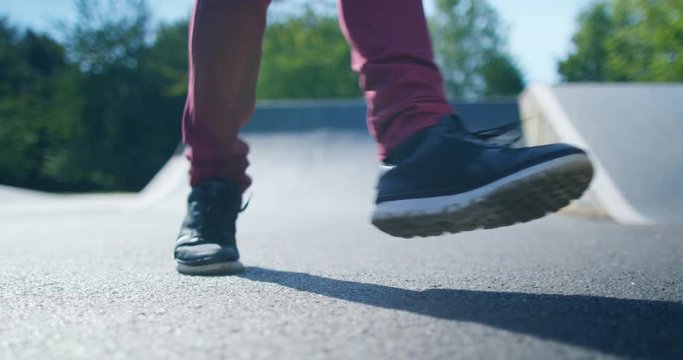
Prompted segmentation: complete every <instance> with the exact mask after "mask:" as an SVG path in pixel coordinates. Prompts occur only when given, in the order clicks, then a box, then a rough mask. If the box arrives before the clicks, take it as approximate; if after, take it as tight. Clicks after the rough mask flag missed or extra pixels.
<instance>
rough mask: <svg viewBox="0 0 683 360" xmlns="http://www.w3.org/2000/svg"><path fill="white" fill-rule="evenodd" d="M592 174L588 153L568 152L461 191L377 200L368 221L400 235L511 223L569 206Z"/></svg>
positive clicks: (463, 229)
mask: <svg viewBox="0 0 683 360" xmlns="http://www.w3.org/2000/svg"><path fill="white" fill-rule="evenodd" d="M592 178H593V167H592V165H591V162H590V160H589V159H588V156H586V155H584V154H575V155H568V156H565V157H562V158H559V159H555V160H551V161H548V162H545V163H542V164H538V165H536V166H533V167H530V168H527V169H524V170H522V171H519V172H517V173H515V174H512V175H508V176H506V177H504V178H502V179H499V180H497V181H495V182H493V183H490V184H488V185H485V186H482V187H480V188H477V189H474V190H470V191H467V192H464V193H460V194H455V195H448V196H439V197H432V198H423V199H407V200H396V201H387V202H383V203H380V204H378V205H377V207H376V208H375V211H374V213H373V215H372V223H373V224H374V225H375V226H377V227H378V228H379V229H380V230H382V231H384V232H386V233H388V234H390V235H393V236H397V237H403V238H411V237H415V236H421V237H426V236H438V235H441V234H443V233H458V232H462V231H470V230H476V229H480V228H485V229H492V228H497V227H502V226H509V225H514V224H517V223H523V222H528V221H531V220H534V219H538V218H541V217H543V216H545V215H546V214H548V213H552V212H556V211H558V210H560V209H562V208H563V207H565V206H567V205H568V204H569V202H570V201H571V200H574V199H577V198H579V197H580V196H581V194H583V192H584V191H585V190H586V189H587V188H588V185H590V182H591V179H592Z"/></svg>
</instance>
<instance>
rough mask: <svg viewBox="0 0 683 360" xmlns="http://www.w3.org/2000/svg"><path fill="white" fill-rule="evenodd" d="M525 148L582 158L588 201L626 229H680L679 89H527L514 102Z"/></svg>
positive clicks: (682, 110)
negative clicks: (549, 146)
mask: <svg viewBox="0 0 683 360" xmlns="http://www.w3.org/2000/svg"><path fill="white" fill-rule="evenodd" d="M520 111H521V115H522V126H523V128H524V132H525V136H526V141H527V143H529V144H531V145H535V144H545V143H550V142H556V141H560V142H566V143H571V144H575V145H578V146H580V147H582V148H584V149H586V150H587V151H588V152H589V155H590V156H591V158H592V159H593V161H594V164H595V165H596V178H595V181H594V183H593V185H592V186H591V189H590V191H589V194H588V197H587V199H589V200H590V199H593V200H594V201H593V202H592V205H593V206H595V207H597V208H598V210H599V211H604V212H605V213H606V214H607V215H609V216H610V217H611V218H612V219H614V220H615V221H618V222H621V223H627V224H680V223H683V140H682V139H681V135H682V134H683V84H667V85H655V84H571V85H559V86H554V87H547V86H540V85H536V86H531V87H529V88H528V89H527V90H526V91H525V92H524V93H523V94H522V96H521V98H520Z"/></svg>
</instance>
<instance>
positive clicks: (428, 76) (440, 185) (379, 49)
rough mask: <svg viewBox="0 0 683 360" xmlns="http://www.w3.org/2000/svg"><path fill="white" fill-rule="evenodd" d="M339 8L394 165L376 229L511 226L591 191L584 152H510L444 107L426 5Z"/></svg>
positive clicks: (346, 2)
mask: <svg viewBox="0 0 683 360" xmlns="http://www.w3.org/2000/svg"><path fill="white" fill-rule="evenodd" d="M339 8H340V13H341V16H340V18H341V21H340V22H341V26H342V31H343V32H344V34H345V36H346V38H347V40H348V42H349V43H350V45H351V48H352V66H353V68H354V70H356V71H357V72H359V73H360V75H361V87H362V88H363V90H364V92H365V98H366V100H367V104H368V122H369V127H370V131H371V132H372V133H373V135H374V136H375V138H376V140H377V142H378V144H379V151H380V157H381V158H382V160H383V162H384V163H385V164H387V165H390V167H389V168H388V169H387V170H386V171H384V172H382V174H381V175H380V178H379V182H378V185H377V190H378V191H377V199H376V208H375V211H374V213H373V219H372V222H373V224H374V225H376V226H377V227H378V228H379V229H381V230H382V231H385V232H387V233H389V234H391V235H394V236H400V237H413V236H432V235H440V234H442V233H445V232H450V233H456V232H460V231H467V230H474V229H478V228H495V227H500V226H507V225H513V224H515V223H518V222H526V221H529V220H532V219H536V218H539V217H542V216H544V215H545V214H547V213H550V212H554V211H557V210H559V209H560V208H562V207H564V206H565V205H566V204H568V203H569V201H571V200H572V199H575V198H578V197H579V196H580V195H581V194H582V193H583V192H584V190H585V189H586V188H587V187H588V184H589V183H590V181H591V178H592V175H593V169H592V166H591V163H590V160H589V159H588V157H587V155H586V153H585V152H583V151H582V150H580V149H577V148H575V147H573V146H569V145H564V144H554V145H548V146H538V147H530V148H522V149H513V148H511V147H507V146H497V145H493V144H491V143H487V142H486V141H484V140H483V139H482V138H481V137H480V136H477V135H474V134H470V133H468V132H467V130H466V129H465V128H464V126H463V124H462V122H461V121H460V120H459V119H458V118H457V116H455V115H454V114H453V110H452V109H451V108H450V107H449V106H448V103H447V102H446V99H445V95H444V91H443V81H442V78H441V75H440V73H439V70H438V69H437V67H436V66H435V65H434V62H433V59H432V49H431V44H430V39H429V34H428V30H427V24H426V21H425V17H424V13H423V10H422V2H421V0H364V1H360V0H339Z"/></svg>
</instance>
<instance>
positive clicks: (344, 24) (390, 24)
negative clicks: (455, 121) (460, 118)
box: [338, 0, 453, 158]
mask: <svg viewBox="0 0 683 360" xmlns="http://www.w3.org/2000/svg"><path fill="white" fill-rule="evenodd" d="M338 4H339V19H340V25H341V28H342V32H343V33H344V36H345V37H346V39H347V41H348V42H349V44H350V45H351V58H352V64H351V65H352V68H353V70H354V71H356V72H358V73H359V74H360V84H361V88H362V90H363V91H364V95H365V99H366V102H367V106H368V127H369V129H370V132H371V133H372V135H373V136H374V137H375V139H376V140H377V143H378V146H379V155H380V157H381V158H384V157H385V156H386V154H387V153H388V152H389V151H390V150H392V149H393V148H395V147H396V146H397V145H398V144H400V143H402V142H403V141H404V140H406V139H407V138H408V137H410V136H411V135H412V134H414V133H416V132H418V131H419V130H422V129H424V128H426V127H429V126H431V125H434V124H436V123H437V122H438V121H439V119H440V118H442V117H443V116H444V115H448V114H452V113H453V109H452V108H451V107H450V106H449V104H448V102H447V101H446V96H445V94H444V87H443V80H442V77H441V73H440V72H439V69H438V68H437V66H436V65H435V64H434V59H433V54H432V45H431V40H430V37H429V32H428V29H427V21H426V19H425V16H424V12H423V7H422V1H421V0H367V1H358V0H339V3H338Z"/></svg>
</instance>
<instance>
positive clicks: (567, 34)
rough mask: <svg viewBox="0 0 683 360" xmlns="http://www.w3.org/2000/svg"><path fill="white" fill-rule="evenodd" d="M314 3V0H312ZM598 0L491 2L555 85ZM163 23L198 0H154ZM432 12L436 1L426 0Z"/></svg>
mask: <svg viewBox="0 0 683 360" xmlns="http://www.w3.org/2000/svg"><path fill="white" fill-rule="evenodd" d="M312 1H313V0H312ZM591 1H592V0H554V1H549V0H489V3H491V5H493V6H494V7H496V8H497V9H498V12H499V14H500V16H501V18H502V20H503V21H504V22H505V23H506V24H507V25H508V27H507V32H506V34H507V37H508V41H509V45H510V51H511V52H512V54H513V55H514V56H515V58H516V59H517V60H518V61H519V65H520V66H521V67H522V69H523V71H524V73H525V74H526V77H527V80H529V81H530V82H540V83H554V82H557V81H558V80H559V77H558V75H557V71H556V70H557V65H556V64H557V59H559V58H562V57H564V56H565V55H566V54H567V52H568V51H569V50H570V48H571V36H572V34H573V33H574V31H575V30H576V17H577V15H578V14H579V11H580V10H581V9H582V8H584V7H585V6H586V5H587V4H589V3H590V2H591ZM148 2H149V4H150V8H151V9H152V12H153V14H154V17H155V20H157V21H171V20H174V19H177V18H180V17H185V16H188V15H189V13H190V9H191V7H192V3H193V2H192V0H148ZM425 4H426V5H425V6H426V7H427V9H428V11H429V9H430V7H431V5H430V4H431V0H426V1H425ZM0 15H9V17H10V20H11V21H13V22H14V23H15V24H19V25H29V26H31V27H33V28H35V29H38V30H43V31H50V30H53V29H54V22H55V21H56V20H66V21H68V20H69V19H71V18H73V5H72V0H5V1H2V2H0Z"/></svg>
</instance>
